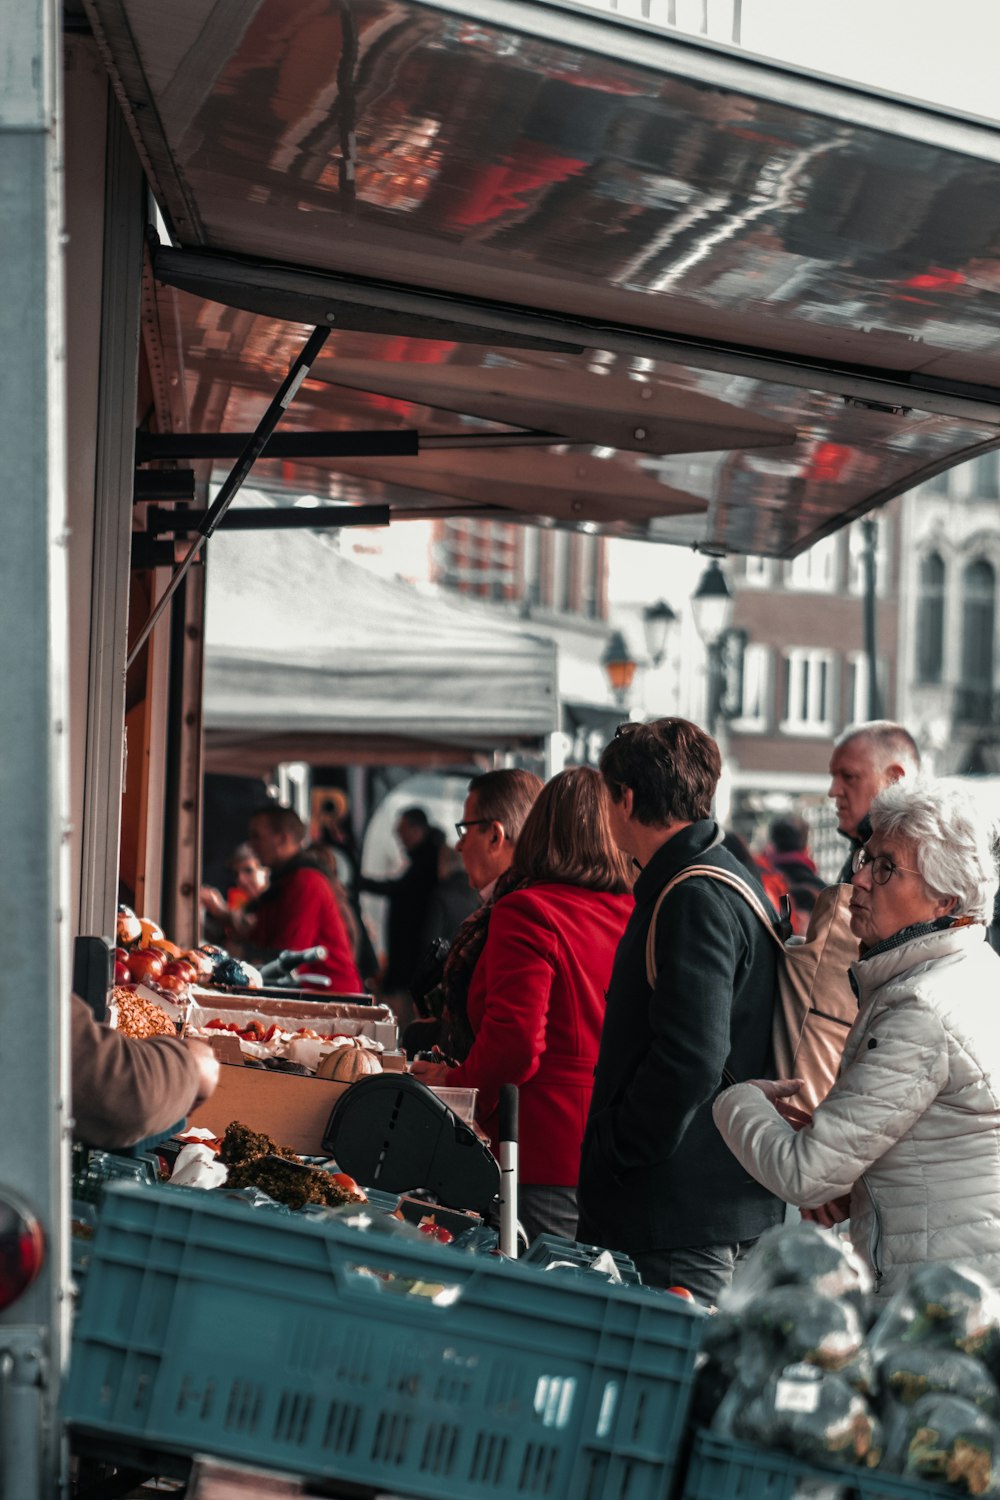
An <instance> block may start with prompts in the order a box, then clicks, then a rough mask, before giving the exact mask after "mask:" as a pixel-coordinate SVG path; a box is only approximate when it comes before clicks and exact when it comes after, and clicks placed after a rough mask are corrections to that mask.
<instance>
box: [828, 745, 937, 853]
mask: <svg viewBox="0 0 1000 1500" xmlns="http://www.w3.org/2000/svg"><path fill="white" fill-rule="evenodd" d="M919 770H920V751H919V749H918V748H917V743H916V741H915V740H914V738H913V736H912V734H911V733H910V731H909V730H908V729H905V728H904V727H903V725H902V724H895V723H893V721H892V720H891V719H870V720H868V722H867V723H865V724H852V725H851V726H850V727H849V728H848V729H845V730H844V732H843V734H841V735H839V736H838V738H837V739H836V740H834V742H833V754H832V756H831V757H830V790H829V792H828V793H827V796H828V797H832V799H833V802H834V806H835V807H836V809H837V827H838V829H839V831H840V832H841V833H842V834H843V835H844V837H845V839H849V840H850V845H851V847H850V851H849V853H848V855H847V859H846V860H845V862H844V867H843V869H842V870H841V872H840V876H839V879H840V880H841V881H842V882H843V881H850V879H851V874H852V870H851V862H852V860H853V859H854V855H855V852H856V850H857V849H859V848H860V846H861V845H862V844H864V843H865V842H867V839H868V837H869V834H870V832H871V829H870V827H869V823H868V809H869V808H870V807H871V805H872V802H873V800H874V797H875V794H876V792H880V791H881V790H882V788H883V787H887V786H891V785H892V783H893V782H894V781H902V780H903V779H904V778H905V777H907V776H916V775H917V773H918V772H919Z"/></svg>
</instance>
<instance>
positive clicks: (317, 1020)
mask: <svg viewBox="0 0 1000 1500" xmlns="http://www.w3.org/2000/svg"><path fill="white" fill-rule="evenodd" d="M216 1017H222V1018H223V1019H225V1020H237V1021H238V1020H243V1021H250V1020H253V1019H255V1018H256V1019H258V1020H261V1021H266V1022H268V1023H270V1022H272V1021H277V1022H280V1023H282V1024H283V1025H284V1026H286V1027H287V1029H288V1030H289V1031H297V1030H298V1029H299V1027H300V1026H309V1027H312V1029H313V1030H314V1031H320V1030H322V1029H323V1027H324V1024H325V1023H327V1022H329V1023H330V1025H329V1030H331V1031H339V1030H342V1031H343V1032H344V1033H345V1035H349V1036H367V1037H369V1038H370V1039H371V1040H372V1041H374V1042H381V1044H382V1046H383V1047H384V1048H385V1049H386V1050H387V1051H389V1052H393V1051H395V1049H396V1046H397V1043H398V1039H399V1028H398V1026H397V1024H396V1016H395V1013H394V1012H393V1011H391V1010H390V1009H389V1007H388V1005H355V1004H353V1003H352V1002H351V1001H348V1000H310V1001H307V1002H304V1001H302V1000H295V999H290V1000H289V999H281V1000H274V999H269V998H267V997H265V996H262V995H261V991H260V990H253V991H248V992H247V993H246V994H239V995H237V994H235V993H234V994H222V993H221V992H219V993H216V992H212V991H208V990H204V989H196V990H195V993H194V1000H193V1003H192V1005H191V1008H190V1013H189V1020H188V1024H189V1025H191V1026H204V1024H205V1022H206V1021H211V1020H214V1019H215V1018H216ZM334 1023H336V1024H334Z"/></svg>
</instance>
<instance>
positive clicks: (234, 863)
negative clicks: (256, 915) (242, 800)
mask: <svg viewBox="0 0 1000 1500" xmlns="http://www.w3.org/2000/svg"><path fill="white" fill-rule="evenodd" d="M226 869H227V871H228V872H229V874H230V877H231V884H230V885H229V886H228V887H227V888H226V894H225V895H224V896H223V894H222V892H221V891H220V890H218V889H217V887H215V886H214V885H203V886H202V888H201V905H202V910H203V911H204V913H205V917H206V921H205V936H206V938H207V939H208V941H209V942H211V943H220V944H221V943H224V942H225V941H226V940H227V938H229V937H231V936H235V935H236V931H235V926H234V924H233V920H232V919H233V913H234V912H236V911H239V910H240V908H241V907H244V906H246V904H247V902H248V901H253V900H254V898H255V897H256V896H259V895H260V893H261V892H262V891H264V890H266V889H267V880H268V874H267V871H266V870H265V868H264V866H263V865H262V864H261V862H260V860H259V859H258V858H257V856H256V854H254V852H253V850H252V849H251V847H250V845H249V844H239V845H237V847H236V848H235V849H234V850H233V852H232V854H231V855H230V856H229V858H228V860H227V861H226Z"/></svg>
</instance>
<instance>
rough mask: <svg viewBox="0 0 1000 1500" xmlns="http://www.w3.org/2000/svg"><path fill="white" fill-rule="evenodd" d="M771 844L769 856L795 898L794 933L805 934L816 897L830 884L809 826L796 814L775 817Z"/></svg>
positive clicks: (793, 913)
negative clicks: (821, 868)
mask: <svg viewBox="0 0 1000 1500" xmlns="http://www.w3.org/2000/svg"><path fill="white" fill-rule="evenodd" d="M768 834H769V838H770V842H769V843H768V846H767V849H766V850H765V853H766V855H767V858H768V860H769V861H770V863H771V866H772V868H774V869H775V870H777V871H778V873H779V874H780V875H783V876H784V878H785V880H786V881H787V883H788V893H789V895H790V896H791V898H792V919H793V924H792V925H793V927H794V930H795V931H796V932H798V933H804V932H805V930H806V928H807V927H808V926H809V917H810V914H811V912H812V909H813V907H814V906H815V905H816V897H817V896H818V895H819V893H820V891H822V890H825V889H826V881H825V880H824V879H823V877H822V875H821V874H820V873H819V870H818V869H817V868H816V864H815V861H814V860H813V858H812V855H811V854H810V853H809V824H808V823H807V822H806V820H805V818H799V817H796V816H795V815H794V814H793V813H789V814H786V816H785V817H782V818H775V819H774V820H773V821H772V823H771V826H770V828H769V829H768Z"/></svg>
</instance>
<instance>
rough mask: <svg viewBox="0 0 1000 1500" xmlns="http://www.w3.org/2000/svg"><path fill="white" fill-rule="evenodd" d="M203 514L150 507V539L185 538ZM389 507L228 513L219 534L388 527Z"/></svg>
mask: <svg viewBox="0 0 1000 1500" xmlns="http://www.w3.org/2000/svg"><path fill="white" fill-rule="evenodd" d="M207 514H208V512H207V511H204V510H190V509H189V508H188V507H187V506H186V505H179V506H177V507H176V508H171V509H167V508H166V507H164V506H161V505H151V506H150V507H149V510H148V511H147V512H146V527H147V532H148V535H149V536H150V537H161V536H168V535H171V536H175V537H183V536H188V535H190V533H191V532H192V531H197V530H198V528H199V527H200V525H201V523H202V521H203V520H204V519H205V516H206V515H207ZM388 524H389V507H388V505H312V506H304V505H275V506H270V505H268V506H257V507H254V508H253V509H251V510H228V511H226V514H225V515H224V516H223V518H222V520H221V521H220V522H219V530H220V531H325V530H327V529H328V528H337V527H340V526H388Z"/></svg>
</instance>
